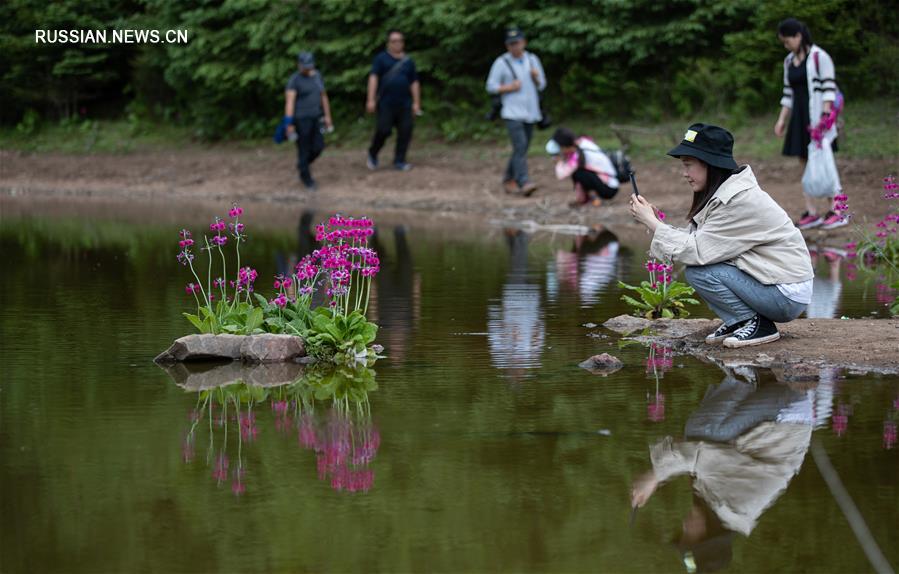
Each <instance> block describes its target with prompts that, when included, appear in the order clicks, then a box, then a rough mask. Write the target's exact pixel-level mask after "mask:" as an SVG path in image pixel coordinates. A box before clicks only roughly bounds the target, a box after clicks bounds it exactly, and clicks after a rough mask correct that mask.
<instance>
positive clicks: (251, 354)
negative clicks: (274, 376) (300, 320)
mask: <svg viewBox="0 0 899 574" xmlns="http://www.w3.org/2000/svg"><path fill="white" fill-rule="evenodd" d="M304 354H305V350H304V349H303V340H302V339H301V338H299V337H294V336H293V335H275V334H272V333H266V334H264V335H251V336H249V337H246V338H245V339H244V341H243V344H242V345H241V346H240V355H241V358H242V359H243V360H244V361H248V362H251V363H277V362H282V361H292V360H293V359H295V358H297V357H302V356H303V355H304Z"/></svg>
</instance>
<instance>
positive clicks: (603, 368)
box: [578, 353, 624, 377]
mask: <svg viewBox="0 0 899 574" xmlns="http://www.w3.org/2000/svg"><path fill="white" fill-rule="evenodd" d="M578 366H579V367H580V368H582V369H587V370H588V371H590V372H591V373H592V374H594V375H602V376H603V377H607V376H609V375H611V374H612V373H614V372H615V371H617V370H619V369H620V368H621V367H623V366H624V363H622V362H621V360H620V359H619V358H618V357H614V356H612V355H610V354H608V353H603V354H601V355H593V356H592V357H590V358H589V359H587V360H586V361H584V362H583V363H581V364H580V365H578Z"/></svg>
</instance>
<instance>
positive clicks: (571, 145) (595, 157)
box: [547, 128, 619, 207]
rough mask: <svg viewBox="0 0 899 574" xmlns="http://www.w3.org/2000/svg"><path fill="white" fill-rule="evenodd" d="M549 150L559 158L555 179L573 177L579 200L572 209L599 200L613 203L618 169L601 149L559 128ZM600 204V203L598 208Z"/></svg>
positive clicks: (585, 139)
mask: <svg viewBox="0 0 899 574" xmlns="http://www.w3.org/2000/svg"><path fill="white" fill-rule="evenodd" d="M547 150H548V151H550V152H551V153H553V154H554V155H558V159H557V160H556V177H557V178H559V179H565V178H566V177H571V180H572V181H573V182H574V191H575V194H576V199H575V201H574V202H572V207H576V206H578V205H583V204H585V203H587V202H589V201H590V196H591V195H595V196H596V199H598V200H603V199H612V198H613V197H615V194H616V193H618V186H619V182H618V177H617V176H616V172H615V166H613V165H612V160H610V159H609V156H607V155H606V154H605V153H603V151H602V150H601V149H600V147H599V146H598V145H596V144H595V143H594V142H593V140H591V139H590V138H588V137H586V136H581V137H577V136H575V135H574V132H573V131H571V130H569V129H568V128H559V129H557V130H556V133H554V134H553V139H552V140H550V142H549V143H548V144H547ZM598 204H599V202H597V205H598Z"/></svg>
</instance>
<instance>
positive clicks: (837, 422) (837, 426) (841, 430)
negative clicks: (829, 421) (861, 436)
mask: <svg viewBox="0 0 899 574" xmlns="http://www.w3.org/2000/svg"><path fill="white" fill-rule="evenodd" d="M851 414H852V407H851V406H850V405H847V404H846V403H840V404H838V405H837V412H836V414H834V415H833V432H835V433H836V435H837V436H843V435H844V434H846V430H847V429H848V428H849V415H851Z"/></svg>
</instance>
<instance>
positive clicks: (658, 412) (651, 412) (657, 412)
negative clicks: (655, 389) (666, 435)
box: [646, 393, 665, 423]
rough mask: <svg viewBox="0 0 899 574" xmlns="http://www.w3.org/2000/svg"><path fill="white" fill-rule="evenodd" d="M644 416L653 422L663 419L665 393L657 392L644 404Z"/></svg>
mask: <svg viewBox="0 0 899 574" xmlns="http://www.w3.org/2000/svg"><path fill="white" fill-rule="evenodd" d="M646 418H648V419H649V420H650V421H652V422H654V423H657V422H661V421H663V420H665V395H663V394H661V393H657V394H656V395H655V397H653V400H652V402H650V403H649V404H648V405H646Z"/></svg>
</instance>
